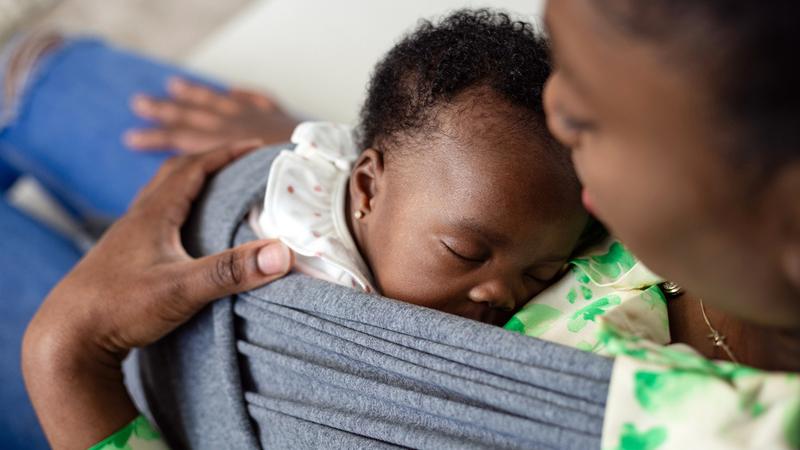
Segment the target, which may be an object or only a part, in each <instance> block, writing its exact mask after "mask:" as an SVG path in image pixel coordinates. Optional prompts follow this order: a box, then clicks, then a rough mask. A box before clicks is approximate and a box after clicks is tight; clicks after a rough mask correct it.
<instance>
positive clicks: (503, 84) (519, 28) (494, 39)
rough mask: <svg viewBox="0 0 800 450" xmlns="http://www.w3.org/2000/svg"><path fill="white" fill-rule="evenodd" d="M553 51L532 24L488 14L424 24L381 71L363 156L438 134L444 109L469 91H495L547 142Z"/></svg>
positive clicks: (371, 97) (366, 116)
mask: <svg viewBox="0 0 800 450" xmlns="http://www.w3.org/2000/svg"><path fill="white" fill-rule="evenodd" d="M549 73H550V64H549V60H548V47H547V43H546V41H545V39H544V38H543V37H541V36H540V35H538V34H537V33H536V32H535V31H534V28H533V26H532V25H531V24H529V23H526V22H522V21H519V20H514V19H512V18H511V17H510V16H509V15H508V14H506V13H502V12H497V11H493V10H489V9H478V10H459V11H456V12H454V13H452V14H451V15H449V16H447V17H446V18H444V19H443V20H442V21H441V22H439V23H438V24H433V23H431V22H430V21H423V22H422V23H421V24H420V25H419V26H418V27H417V28H416V29H415V30H414V31H413V32H412V33H411V34H409V35H407V36H406V37H405V38H404V39H403V40H402V41H400V42H399V43H398V44H397V45H395V46H394V48H392V49H391V50H390V51H389V53H388V54H387V55H386V56H385V57H384V58H383V60H381V61H380V62H379V63H378V65H377V66H376V67H375V70H374V72H373V75H372V79H371V81H370V83H369V88H368V91H367V99H366V101H365V103H364V106H363V108H362V110H361V123H360V126H359V141H360V142H359V144H360V145H361V148H362V149H366V148H376V149H379V150H385V149H387V148H391V147H392V145H394V144H396V143H397V141H398V139H399V138H402V137H407V136H409V135H417V134H419V133H425V134H423V135H425V136H427V135H428V134H430V133H431V132H435V131H436V129H437V124H436V122H435V121H434V120H432V119H434V118H435V114H436V111H437V108H438V107H440V106H443V105H446V104H448V103H449V102H451V101H453V100H454V98H455V97H456V96H457V95H459V94H461V93H463V92H465V91H466V90H468V89H470V88H476V87H488V88H490V89H491V90H492V91H493V92H494V93H496V94H497V95H498V96H499V97H500V98H501V99H504V100H506V101H508V102H509V103H510V104H511V105H513V106H515V107H518V108H521V109H522V110H523V111H525V112H529V113H530V120H526V121H525V122H526V124H527V125H530V126H531V127H537V128H538V129H541V130H542V133H543V134H544V135H545V136H547V139H548V140H549V139H550V138H549V134H547V131H546V127H545V118H544V110H543V106H542V90H543V89H544V84H545V81H546V80H547V77H548V75H549Z"/></svg>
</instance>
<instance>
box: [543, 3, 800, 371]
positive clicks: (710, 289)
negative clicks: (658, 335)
mask: <svg viewBox="0 0 800 450" xmlns="http://www.w3.org/2000/svg"><path fill="white" fill-rule="evenodd" d="M600 5H601V4H599V3H593V2H589V1H585V0H559V1H557V2H549V3H548V6H547V11H546V22H547V26H548V29H549V32H550V35H551V37H552V39H553V52H554V60H555V64H556V70H555V71H554V73H553V75H552V76H551V79H550V80H549V82H548V85H547V88H546V90H545V108H546V110H547V112H548V124H549V126H550V129H551V131H552V132H553V134H554V135H555V136H556V137H557V138H558V139H559V140H561V141H562V143H564V144H565V145H567V146H569V147H570V148H571V149H572V150H573V152H572V158H573V161H574V163H575V166H576V170H577V171H578V174H579V176H580V178H581V181H582V182H583V183H584V186H585V191H584V201H585V202H586V203H587V206H588V207H589V208H590V210H591V211H592V212H594V213H595V214H596V215H597V217H599V218H600V219H601V220H602V221H604V223H605V224H606V225H607V226H608V227H609V228H610V230H611V231H612V233H614V234H615V235H616V236H618V237H620V238H621V239H622V240H623V241H624V242H625V243H626V245H628V246H629V247H630V248H631V250H632V251H633V252H635V253H636V254H637V255H638V256H639V257H640V258H642V260H643V261H644V262H645V263H646V264H648V266H649V267H650V268H651V269H653V270H654V271H656V272H657V273H660V274H662V275H663V276H665V277H667V278H669V279H672V280H674V281H676V282H678V283H679V284H681V285H682V286H684V287H685V288H688V289H689V291H690V292H692V293H694V295H695V296H696V297H699V298H703V299H704V302H705V304H706V305H708V307H709V308H708V309H709V311H710V313H711V318H712V322H713V323H714V324H715V327H716V328H718V329H720V331H722V332H723V333H724V334H727V335H728V337H729V344H731V346H732V347H733V349H734V351H735V353H737V354H738V356H739V359H741V360H743V361H744V362H747V363H750V364H753V365H757V366H760V367H767V368H783V369H789V368H797V367H798V365H800V354H798V352H799V351H800V350H798V349H800V330H799V329H800V294H799V292H800V283H798V279H800V277H799V276H798V267H797V266H798V264H797V262H796V261H797V260H798V259H799V258H800V253H798V251H800V250H798V249H799V248H800V246H798V244H797V242H798V241H800V231H799V230H800V206H799V205H798V202H797V201H796V198H797V192H800V169H798V167H797V164H794V165H788V166H787V167H784V168H781V169H779V170H778V171H777V172H776V173H774V174H772V176H771V177H770V179H768V180H767V181H765V182H764V184H763V185H755V184H754V182H753V178H752V177H751V176H749V175H750V174H749V173H748V171H747V170H743V169H742V168H741V167H734V165H733V164H731V163H729V161H728V160H726V159H725V157H724V151H723V148H724V147H723V146H722V144H721V142H722V139H723V138H724V137H726V133H727V132H730V131H731V130H732V129H734V128H735V125H734V124H730V123H726V122H724V121H723V120H722V119H720V117H721V116H722V115H721V114H719V113H718V111H717V110H716V108H717V103H715V99H714V98H712V96H711V94H710V92H712V89H710V88H709V86H710V85H709V83H710V82H711V81H710V80H707V79H706V78H704V76H703V75H704V74H703V73H701V72H698V71H693V70H690V69H689V68H688V67H687V65H686V64H684V65H683V66H682V65H681V64H679V63H676V61H678V62H680V59H679V58H678V59H676V58H668V57H666V56H665V53H663V52H661V51H660V50H661V49H659V48H658V45H657V44H656V43H652V42H641V41H640V40H636V39H635V38H633V37H631V36H629V35H627V34H625V33H624V32H622V31H620V30H618V29H617V28H616V27H614V26H613V24H612V23H611V22H610V21H609V20H608V19H607V18H606V16H605V15H603V14H601V13H600V12H599V11H598V10H597V8H600V7H602V6H600ZM666 187H668V188H666ZM670 309H671V310H670V315H671V317H672V318H673V320H671V321H673V322H675V330H674V334H675V337H676V338H677V339H678V340H685V341H687V342H688V343H690V344H691V345H694V346H696V347H698V348H700V349H701V350H703V349H705V350H706V351H705V353H706V354H709V353H711V352H709V351H708V350H709V349H708V341H707V340H704V337H705V336H704V335H705V334H707V330H708V329H707V327H706V326H705V324H704V323H703V322H702V321H701V319H700V310H699V305H698V304H697V302H696V301H694V300H692V301H681V302H676V303H675V306H673V305H671V307H670ZM677 318H680V321H677V320H674V319H677ZM765 348H770V349H775V350H777V351H774V352H772V351H771V352H765V351H764V349H765ZM737 350H738V351H737Z"/></svg>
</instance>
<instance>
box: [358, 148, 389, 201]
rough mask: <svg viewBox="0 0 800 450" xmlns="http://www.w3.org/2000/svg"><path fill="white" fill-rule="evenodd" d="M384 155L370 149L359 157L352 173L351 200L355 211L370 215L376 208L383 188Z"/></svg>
mask: <svg viewBox="0 0 800 450" xmlns="http://www.w3.org/2000/svg"><path fill="white" fill-rule="evenodd" d="M382 177H383V153H381V152H379V151H377V150H375V149H372V148H368V149H366V150H364V151H363V152H362V153H361V156H359V157H358V160H357V161H356V163H355V165H354V166H353V170H352V172H351V173H350V200H351V204H352V207H353V210H354V211H355V210H360V211H362V212H363V213H364V214H368V213H369V212H370V211H372V208H374V206H375V202H376V199H377V197H378V194H379V192H380V187H381V186H382Z"/></svg>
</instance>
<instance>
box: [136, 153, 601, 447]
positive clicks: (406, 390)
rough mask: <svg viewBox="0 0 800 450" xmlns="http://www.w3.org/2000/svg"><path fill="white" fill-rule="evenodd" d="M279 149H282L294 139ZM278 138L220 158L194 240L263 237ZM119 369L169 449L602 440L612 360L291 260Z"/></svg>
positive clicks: (217, 242) (230, 242)
mask: <svg viewBox="0 0 800 450" xmlns="http://www.w3.org/2000/svg"><path fill="white" fill-rule="evenodd" d="M280 148H286V145H284V146H281V147H280ZM276 154H277V150H276V148H272V149H264V150H260V151H257V152H255V153H253V154H251V155H248V156H247V157H245V158H242V159H241V160H239V161H237V162H235V163H234V164H232V165H230V166H229V167H227V168H225V169H224V170H222V171H221V172H220V173H219V174H218V175H217V176H216V177H215V178H214V179H213V180H212V181H211V182H210V183H209V185H208V186H207V189H206V193H205V194H204V196H203V197H202V198H201V200H200V201H199V202H198V204H197V205H196V207H195V210H194V212H193V215H192V218H191V219H190V221H189V223H188V224H187V227H186V229H185V232H184V241H185V242H184V243H185V245H186V247H187V249H189V251H190V253H192V254H193V255H203V254H210V253H216V252H219V251H222V250H224V249H227V248H230V247H232V246H235V245H237V244H239V243H242V242H246V241H249V240H252V239H255V236H254V234H253V232H252V231H251V230H250V228H249V226H248V225H247V220H246V217H245V216H246V214H247V212H248V210H249V208H250V207H251V205H253V204H254V202H256V201H258V200H259V198H260V197H261V196H263V192H264V189H265V183H266V175H267V174H268V172H269V167H270V164H271V162H272V159H273V158H274V157H275V155H276ZM132 362H133V364H132V365H129V367H127V369H128V370H127V373H126V378H127V380H128V382H129V384H130V385H131V389H132V392H133V394H134V397H135V398H136V400H137V403H138V404H139V406H140V408H142V410H143V411H145V412H146V413H147V414H148V415H150V416H151V417H153V418H154V420H155V421H156V423H157V424H158V426H159V427H160V428H161V430H162V431H163V435H164V437H165V438H166V439H167V441H168V442H169V444H170V445H171V446H172V447H173V448H197V449H226V448H235V449H239V448H242V449H249V448H260V447H264V448H364V447H367V448H382V447H413V448H486V447H492V448H559V449H591V448H599V445H600V434H601V431H602V424H603V413H604V409H605V401H606V395H607V393H608V382H609V378H610V374H611V369H612V361H611V360H609V359H606V358H603V357H599V356H596V355H593V354H589V353H585V352H581V351H578V350H574V349H571V348H567V347H563V346H560V345H557V344H553V343H550V342H545V341H541V340H538V339H533V338H530V337H526V336H522V335H517V334H514V333H510V332H508V331H505V330H503V329H501V328H498V327H494V326H490V325H487V324H483V323H479V322H474V321H471V320H468V319H464V318H461V317H457V316H453V315H449V314H445V313H442V312H439V311H435V310H431V309H427V308H422V307H418V306H414V305H410V304H406V303H401V302H397V301H394V300H390V299H386V298H383V297H379V296H376V295H368V294H364V293H362V292H357V291H355V290H352V289H347V288H344V287H341V286H337V285H333V284H329V283H326V282H323V281H320V280H316V279H313V278H310V277H308V276H305V275H299V274H293V275H290V276H288V277H286V278H284V279H282V280H278V281H276V282H274V283H272V284H270V285H268V286H265V287H262V288H259V289H256V290H253V291H250V292H247V293H244V294H241V295H237V296H235V297H231V298H225V299H222V300H219V301H217V302H216V303H214V304H212V305H211V306H209V307H208V308H206V309H205V310H204V311H203V312H201V313H200V314H199V315H198V316H197V317H195V318H194V319H193V320H191V321H190V322H188V323H187V324H185V325H184V326H182V327H181V328H180V329H179V330H177V331H176V332H174V333H172V334H171V335H169V336H167V337H166V338H164V339H162V340H161V341H160V342H158V343H157V344H155V345H153V346H150V347H148V348H145V349H142V350H139V351H137V352H136V353H135V354H134V355H133V357H132Z"/></svg>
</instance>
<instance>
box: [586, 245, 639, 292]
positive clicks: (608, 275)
mask: <svg viewBox="0 0 800 450" xmlns="http://www.w3.org/2000/svg"><path fill="white" fill-rule="evenodd" d="M572 264H574V265H575V266H577V267H579V268H580V269H582V270H583V271H584V272H585V273H586V275H588V276H589V277H591V278H592V279H593V280H594V281H595V282H597V283H601V284H603V283H610V282H613V281H617V280H618V279H620V278H621V277H622V276H623V275H625V274H626V273H628V272H629V271H630V270H631V269H632V268H633V266H635V265H636V258H634V257H633V255H632V254H631V253H630V252H628V250H627V249H625V247H624V246H623V245H622V244H620V243H619V242H614V243H613V244H611V247H609V249H608V253H606V254H604V255H596V256H590V257H588V258H575V259H574V260H572Z"/></svg>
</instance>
